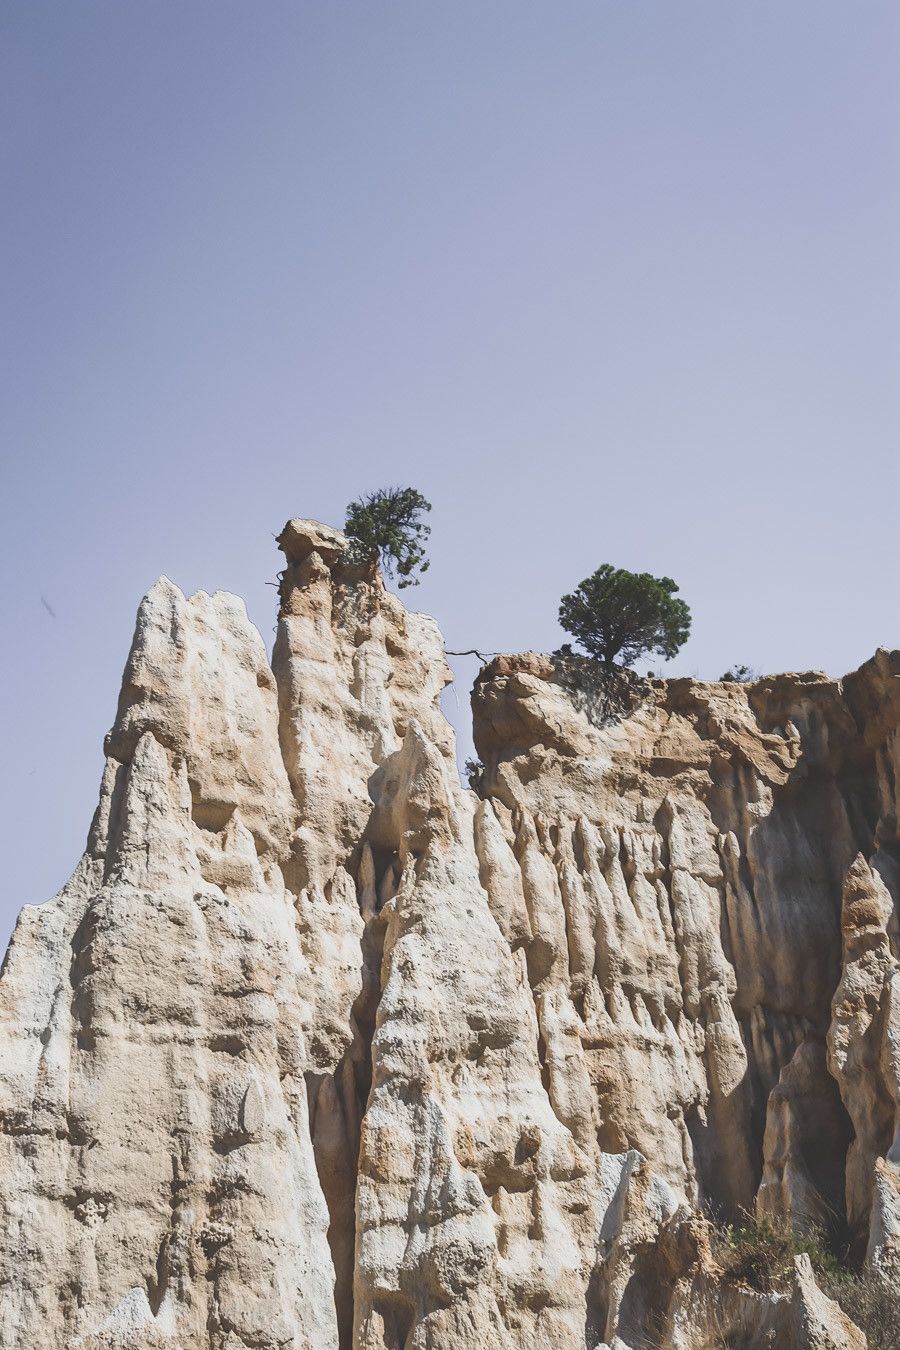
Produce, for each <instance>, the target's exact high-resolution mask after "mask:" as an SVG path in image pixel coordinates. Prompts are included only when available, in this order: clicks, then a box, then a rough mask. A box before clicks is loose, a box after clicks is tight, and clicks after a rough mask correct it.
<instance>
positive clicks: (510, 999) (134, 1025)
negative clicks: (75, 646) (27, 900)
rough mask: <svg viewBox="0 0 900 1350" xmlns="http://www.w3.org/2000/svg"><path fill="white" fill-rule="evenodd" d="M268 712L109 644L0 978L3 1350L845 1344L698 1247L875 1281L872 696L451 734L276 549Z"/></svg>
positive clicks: (536, 697) (406, 679)
mask: <svg viewBox="0 0 900 1350" xmlns="http://www.w3.org/2000/svg"><path fill="white" fill-rule="evenodd" d="M279 543H280V546H281V548H282V549H283V551H284V554H285V558H286V567H285V571H284V573H283V574H282V581H281V587H280V600H281V609H280V616H279V627H278V636H277V639H276V643H275V649H274V653H273V659H272V665H271V668H270V666H269V663H268V661H267V659H266V653H265V650H264V647H263V644H262V641H261V640H260V638H259V635H258V634H257V633H256V631H255V630H254V629H253V628H252V626H251V625H250V624H249V622H248V620H247V617H246V613H245V611H244V607H243V605H242V603H241V602H240V601H239V600H236V599H235V598H234V597H232V596H228V595H223V594H216V595H214V596H212V597H209V596H207V595H204V594H198V595H195V596H193V597H192V598H191V599H185V597H184V596H183V595H182V594H181V593H180V591H178V589H177V588H176V587H175V586H173V585H172V584H171V583H170V582H168V581H166V580H165V579H163V580H161V581H160V582H158V583H157V584H156V586H154V588H153V589H152V590H151V591H150V593H149V594H148V595H147V597H146V598H145V600H144V601H143V603H142V605H141V607H140V610H139V613H138V620H137V627H136V631H135V637H134V641H133V644H132V648H131V652H130V654H129V658H128V662H127V665H126V669H125V676H124V680H123V685H122V693H121V696H120V700H119V707H118V711H117V714H116V719H115V723H114V725H113V729H112V730H111V732H110V733H109V735H108V737H107V741H106V755H107V761H106V769H105V772H104V775H103V781H102V785H101V791H100V804H99V806H98V808H97V812H96V814H95V817H94V821H93V824H92V826H91V830H90V834H89V838H88V844H87V848H86V851H85V854H84V857H83V858H82V860H81V862H80V863H79V865H78V867H77V868H76V870H75V873H74V875H73V877H72V879H71V881H70V882H69V883H68V884H67V885H66V886H65V887H64V888H63V890H62V892H61V893H60V895H59V896H58V897H57V898H56V899H55V900H54V901H52V902H50V903H49V904H47V905H42V906H28V907H26V908H25V909H24V910H23V911H22V914H21V916H20V918H19V921H18V924H17V926H16V930H15V933H14V936H13V939H12V942H11V945H10V948H9V952H8V954H7V957H6V960H5V962H4V966H3V973H2V979H0V1122H2V1131H0V1147H2V1162H0V1199H2V1222H3V1232H2V1243H0V1347H3V1350H6V1348H7V1347H8V1348H9V1350H12V1347H23V1346H27V1347H30V1350H57V1348H62V1347H65V1348H66V1350H69V1348H70V1347H71V1348H73V1350H74V1347H80V1348H81V1350H113V1347H115V1348H117V1350H162V1348H163V1347H164V1348H165V1350H201V1347H202V1348H203V1350H276V1347H277V1348H278V1350H338V1348H340V1350H350V1347H355V1348H357V1350H425V1348H426V1347H427V1348H429V1350H469V1348H470V1347H471V1348H473V1350H474V1348H475V1347H478V1350H501V1348H502V1350H514V1348H518V1347H521V1348H522V1350H539V1348H540V1350H544V1348H545V1347H553V1348H554V1350H597V1347H601V1346H603V1345H610V1346H614V1347H620V1350H626V1348H627V1350H638V1348H639V1347H646V1346H653V1345H656V1346H660V1347H670V1350H675V1348H676V1347H678V1348H680V1350H706V1347H712V1346H715V1345H720V1344H723V1343H725V1342H726V1338H730V1340H728V1341H727V1343H729V1344H732V1345H736V1346H738V1345H740V1346H746V1347H756V1346H760V1347H761V1346H765V1345H777V1346H784V1347H787V1350H792V1348H793V1350H800V1347H803V1346H820V1347H839V1346H840V1347H852V1348H853V1350H856V1348H857V1347H860V1346H862V1345H864V1344H865V1341H864V1338H863V1337H862V1336H861V1334H860V1332H859V1331H858V1330H857V1329H856V1328H855V1327H854V1326H853V1324H852V1323H851V1322H849V1320H848V1319H847V1318H846V1317H845V1316H844V1315H843V1314H842V1313H841V1311H840V1309H838V1307H837V1306H836V1304H834V1303H833V1302H832V1301H831V1300H829V1299H828V1298H826V1297H825V1295H824V1294H823V1293H822V1292H821V1290H820V1289H819V1288H818V1287H817V1286H816V1282H815V1279H814V1276H813V1273H812V1269H811V1267H810V1266H809V1262H808V1260H807V1258H806V1257H803V1256H800V1257H798V1258H797V1264H796V1271H795V1274H794V1277H793V1283H792V1286H791V1288H790V1290H789V1291H787V1292H780V1293H779V1292H776V1293H769V1294H766V1293H762V1292H759V1291H756V1290H754V1289H752V1288H750V1287H748V1286H746V1285H744V1284H742V1283H740V1282H738V1281H735V1280H733V1279H731V1278H730V1277H728V1276H727V1274H726V1273H725V1272H723V1271H722V1269H721V1268H720V1266H719V1265H718V1264H717V1260H716V1257H715V1255H714V1252H713V1250H712V1249H711V1247H710V1228H709V1224H708V1222H707V1217H704V1216H709V1215H714V1216H718V1217H720V1218H724V1219H729V1218H734V1217H735V1216H736V1215H738V1214H739V1213H740V1212H741V1211H742V1210H752V1209H753V1208H756V1210H757V1212H758V1213H759V1214H761V1215H770V1216H774V1217H775V1218H776V1219H778V1220H779V1221H782V1220H783V1221H785V1222H787V1223H789V1224H792V1225H794V1226H795V1227H796V1228H797V1229H798V1230H802V1229H805V1228H808V1227H810V1226H811V1225H814V1224H825V1225H831V1226H832V1227H836V1228H838V1229H845V1230H846V1235H847V1238H848V1241H849V1242H850V1243H851V1244H852V1246H853V1248H854V1249H855V1250H856V1251H857V1252H858V1254H859V1256H860V1257H862V1256H863V1255H866V1257H867V1259H868V1261H869V1262H870V1263H871V1264H872V1266H873V1267H876V1268H877V1269H878V1270H879V1271H881V1272H883V1274H884V1278H885V1279H894V1278H897V1267H896V1262H897V1259H898V1253H900V975H898V971H900V961H898V956H900V947H898V939H900V930H898V921H897V899H898V895H900V846H898V836H897V831H898V825H897V822H898V818H900V804H898V796H900V787H898V783H900V654H898V653H890V654H889V653H886V652H879V653H878V654H877V656H876V657H875V658H874V659H873V660H872V661H870V662H868V663H867V664H866V665H865V666H863V667H862V668H861V669H860V670H859V671H857V672H856V673H855V674H854V675H851V676H848V677H847V678H846V679H845V680H843V681H840V682H839V681H834V680H829V679H827V678H826V677H825V676H823V675H818V674H807V675H784V676H777V677H772V678H768V679H764V680H759V681H757V682H755V683H754V684H751V685H741V684H721V683H720V684H704V683H700V682H698V681H693V680H686V679H682V680H669V681H662V680H658V681H652V682H648V683H646V684H644V685H639V684H637V683H633V684H629V685H628V686H627V693H628V698H627V703H628V706H627V707H625V708H623V709H622V710H621V711H620V712H619V714H618V715H611V714H610V712H609V709H608V708H607V709H603V708H602V707H601V704H602V700H599V701H598V700H597V699H595V698H594V697H593V696H592V693H591V690H590V688H589V681H588V685H587V686H586V685H585V684H584V683H583V682H582V683H581V684H578V685H576V684H575V683H573V681H572V678H571V671H570V670H569V669H568V668H567V667H564V666H561V665H560V663H559V662H558V661H554V660H553V659H551V658H547V657H542V656H539V655H536V654H533V653H530V654H525V655H521V656H512V657H502V658H498V659H497V660H495V661H494V662H492V663H491V664H490V665H489V666H487V667H486V668H485V669H483V670H482V672H481V674H480V675H479V677H478V680H477V682H476V686H475V689H474V691H473V711H474V726H475V740H476V745H477V748H478V751H479V754H480V756H481V760H482V762H483V765H484V769H483V773H482V774H481V778H480V785H479V792H478V794H477V795H476V794H475V793H474V792H472V791H468V790H464V789H463V788H462V787H461V786H460V782H459V777H458V773H457V768H456V759H455V749H454V742H453V736H452V732H451V730H450V728H449V726H448V724H447V723H446V721H445V720H444V718H443V716H442V715H441V712H440V709H439V696H440V693H441V690H442V688H443V687H444V685H445V684H446V683H447V682H448V681H449V678H450V676H449V671H448V669H447V665H446V661H445V658H444V652H443V642H442V639H441V635H440V632H439V630H438V628H437V626H436V624H435V623H434V622H433V620H431V619H429V618H426V617H424V616H422V615H416V614H411V613H409V612H407V610H406V609H405V608H404V607H403V605H402V604H401V603H400V601H399V600H398V599H396V598H395V597H394V596H393V595H392V594H390V593H389V592H388V591H386V590H385V589H384V586H383V584H382V582H381V579H380V578H379V577H378V576H377V575H374V576H373V575H369V574H367V573H366V572H365V571H364V570H362V569H360V568H358V567H353V566H351V565H350V564H348V563H347V562H346V561H345V560H344V552H343V551H344V543H345V541H344V539H343V537H342V536H341V535H340V534H339V533H338V532H336V531H334V530H330V529H328V528H327V527H325V526H321V525H318V524H317V523H315V522H311V521H301V520H293V521H290V522H289V523H288V525H287V526H286V528H285V530H284V531H283V533H282V535H281V536H280V539H279Z"/></svg>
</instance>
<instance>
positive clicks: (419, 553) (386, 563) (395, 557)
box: [344, 487, 431, 589]
mask: <svg viewBox="0 0 900 1350" xmlns="http://www.w3.org/2000/svg"><path fill="white" fill-rule="evenodd" d="M430 510H431V503H430V502H428V501H426V500H425V498H424V497H423V496H422V494H421V492H417V491H416V489H415V488H411V487H407V488H379V489H378V491H377V492H371V493H370V494H369V495H368V496H367V497H361V498H360V499H359V501H355V502H351V503H350V505H349V506H348V507H347V519H346V522H345V524H344V533H345V534H346V535H347V538H348V539H349V540H350V545H349V548H348V550H347V552H348V554H349V560H350V561H351V562H355V563H359V564H361V565H363V566H368V565H372V566H374V565H375V564H376V563H378V562H380V563H381V566H382V568H383V569H384V571H385V573H386V574H387V575H388V576H393V575H394V573H395V572H396V573H397V576H398V577H399V578H400V580H399V581H398V583H397V584H398V585H399V586H400V588H401V589H403V587H405V586H418V584H419V577H418V576H415V575H414V573H416V572H419V573H420V574H421V573H422V572H427V571H428V559H427V558H426V556H425V541H426V540H427V538H428V536H429V534H430V533H431V527H430V526H429V525H426V524H425V523H424V522H423V521H422V519H421V516H422V513H423V511H430Z"/></svg>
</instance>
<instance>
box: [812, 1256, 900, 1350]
mask: <svg viewBox="0 0 900 1350" xmlns="http://www.w3.org/2000/svg"><path fill="white" fill-rule="evenodd" d="M819 1284H820V1285H821V1287H822V1289H823V1291H824V1292H825V1293H826V1294H827V1295H828V1297H829V1298H833V1299H834V1300H835V1302H836V1303H839V1304H840V1306H841V1307H842V1308H843V1310H844V1312H845V1313H846V1314H847V1316H848V1317H849V1318H850V1319H851V1321H853V1322H855V1323H856V1325H857V1326H858V1327H859V1328H860V1330H861V1331H864V1332H865V1333H866V1340H867V1342H868V1346H869V1350H897V1346H898V1345H900V1285H898V1284H897V1281H896V1279H891V1278H890V1276H888V1275H883V1274H881V1273H880V1272H879V1271H877V1270H872V1269H870V1268H868V1267H867V1268H866V1269H864V1270H861V1271H860V1272H859V1274H851V1273H848V1272H847V1271H841V1272H840V1273H839V1274H837V1275H826V1276H825V1277H824V1278H821V1279H820V1280H819Z"/></svg>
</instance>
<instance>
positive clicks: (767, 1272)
mask: <svg viewBox="0 0 900 1350" xmlns="http://www.w3.org/2000/svg"><path fill="white" fill-rule="evenodd" d="M713 1252H714V1254H715V1257H716V1260H717V1261H718V1263H719V1265H720V1266H721V1267H722V1271H723V1273H724V1274H725V1275H726V1276H727V1277H728V1278H730V1279H732V1280H736V1281H738V1282H740V1283H742V1284H748V1285H750V1287H751V1288H753V1289H759V1290H762V1291H763V1292H764V1293H773V1292H784V1291H785V1290H787V1289H789V1288H790V1286H791V1284H792V1281H793V1277H794V1257H795V1256H799V1255H800V1254H801V1253H805V1254H806V1255H807V1256H808V1257H809V1259H810V1261H811V1263H812V1266H813V1270H814V1271H815V1272H816V1275H817V1276H819V1275H821V1274H823V1273H826V1272H827V1273H829V1274H832V1275H833V1274H836V1273H837V1272H839V1271H840V1269H841V1266H840V1263H839V1261H838V1260H837V1257H836V1256H835V1255H834V1254H833V1252H832V1251H831V1250H830V1248H829V1246H828V1242H827V1239H826V1235H825V1233H824V1231H823V1230H822V1229H820V1228H813V1229H811V1230H810V1231H809V1232H807V1233H796V1232H794V1230H793V1229H792V1228H791V1227H790V1225H789V1224H787V1223H784V1222H783V1221H781V1220H778V1219H773V1218H771V1217H770V1216H769V1215H765V1214H764V1215H762V1216H761V1217H759V1216H757V1215H755V1214H751V1213H746V1212H745V1213H744V1214H742V1215H741V1218H740V1221H739V1222H738V1223H736V1224H724V1225H720V1226H719V1227H717V1228H716V1229H715V1230H714V1238H713Z"/></svg>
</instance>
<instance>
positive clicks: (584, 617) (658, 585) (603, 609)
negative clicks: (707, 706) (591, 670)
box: [559, 563, 691, 666]
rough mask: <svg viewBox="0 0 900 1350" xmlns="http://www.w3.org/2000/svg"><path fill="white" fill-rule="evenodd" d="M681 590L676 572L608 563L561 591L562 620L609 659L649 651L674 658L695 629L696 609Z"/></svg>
mask: <svg viewBox="0 0 900 1350" xmlns="http://www.w3.org/2000/svg"><path fill="white" fill-rule="evenodd" d="M677 591H678V587H677V586H676V584H675V582H674V581H673V580H672V578H671V577H654V576H651V575H650V573H649V572H626V571H625V570H624V569H623V568H620V567H613V566H612V565H611V564H610V563H603V564H602V565H601V566H600V567H598V568H597V570H596V572H594V573H593V574H592V575H591V576H589V577H585V579H584V581H582V582H581V583H580V585H578V586H576V588H575V590H574V591H573V592H572V593H571V595H564V596H563V597H562V600H561V602H560V606H559V622H560V624H561V625H562V627H563V628H564V629H565V630H566V632H567V633H571V634H572V636H573V637H574V638H575V640H576V642H578V643H580V644H581V646H582V647H583V648H584V650H585V651H586V652H588V653H589V654H590V655H591V656H593V657H595V658H596V659H597V660H599V661H602V662H603V663H604V664H605V665H613V664H620V665H623V666H630V665H632V664H633V663H634V662H635V661H637V660H638V659H639V658H640V657H642V656H647V655H649V654H650V653H654V654H655V655H658V656H663V657H665V658H666V660H671V658H672V657H673V656H674V655H675V653H676V652H677V651H678V649H679V647H681V646H683V645H684V643H685V642H686V641H687V639H688V635H689V633H690V631H691V611H690V610H689V609H688V606H687V605H686V604H685V602H684V600H678V599H676V598H675V596H676V593H677ZM616 657H618V658H619V661H618V663H617V662H616Z"/></svg>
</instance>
